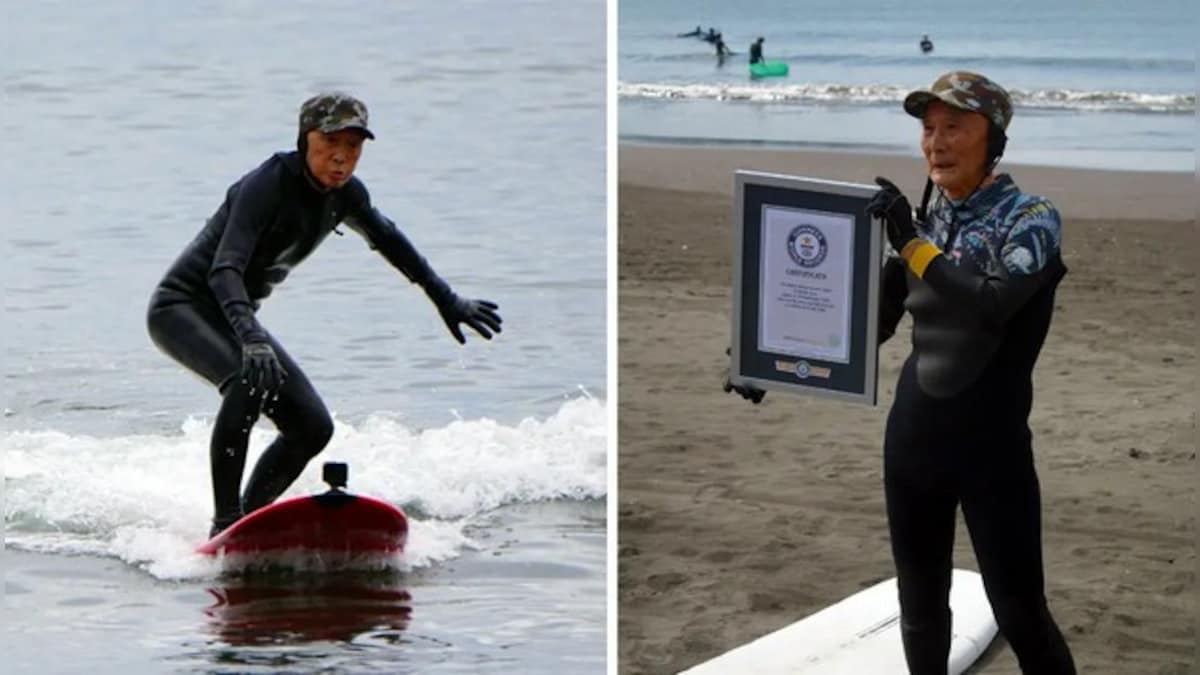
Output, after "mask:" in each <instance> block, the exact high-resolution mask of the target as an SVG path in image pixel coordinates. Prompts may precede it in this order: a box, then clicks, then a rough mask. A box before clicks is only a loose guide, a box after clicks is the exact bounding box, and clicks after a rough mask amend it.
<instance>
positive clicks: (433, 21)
mask: <svg viewBox="0 0 1200 675" xmlns="http://www.w3.org/2000/svg"><path fill="white" fill-rule="evenodd" d="M14 11H15V10H14ZM604 16H605V6H604V3H603V2H602V1H600V0H585V1H584V2H583V3H572V4H571V5H570V6H569V7H567V6H564V5H563V4H562V3H556V2H553V1H552V0H516V1H514V2H510V3H504V4H503V6H500V5H495V4H492V3H484V2H471V1H465V2H454V3H441V4H435V5H428V4H424V3H417V4H410V3H384V4H379V5H370V6H364V7H358V8H356V9H355V10H354V11H352V12H350V11H330V9H329V8H328V6H327V5H326V4H325V3H318V2H311V1H301V2H294V3H282V4H281V3H233V2H217V1H204V2H194V3H181V4H173V3H168V4H164V3H128V2H118V1H116V0H103V1H101V2H96V3H86V4H84V5H79V4H77V3H68V2H65V1H48V2H39V3H34V4H31V5H27V6H22V7H21V9H20V10H19V12H16V13H12V12H10V18H14V17H17V18H19V20H13V21H6V22H4V23H5V25H4V28H3V29H0V30H2V31H3V42H4V44H5V46H6V53H7V54H8V55H9V56H8V58H7V59H6V63H5V65H4V67H3V91H4V105H5V108H6V114H5V115H4V116H3V119H2V120H0V128H2V129H3V132H4V136H5V138H6V143H5V152H4V159H3V160H2V161H0V185H2V187H0V197H2V198H0V215H2V216H3V221H4V223H5V225H4V229H3V235H2V236H0V247H2V248H0V255H2V256H3V259H4V261H5V262H4V265H3V267H2V272H0V283H2V288H3V294H2V295H3V328H2V332H0V335H2V336H3V345H2V346H3V351H2V352H0V372H2V375H3V378H4V382H3V387H2V388H0V397H2V398H0V408H2V410H3V417H2V418H0V452H2V456H3V465H4V495H3V502H4V516H5V517H4V527H5V532H4V535H5V547H6V550H7V556H6V557H7V558H8V562H10V563H11V565H9V567H8V569H9V572H10V573H9V574H8V575H7V577H6V583H5V591H6V593H5V605H6V609H12V610H14V611H17V612H19V613H20V615H21V616H23V620H22V622H20V623H10V622H6V624H5V633H4V638H3V644H4V651H5V653H6V663H14V664H21V665H20V668H18V671H14V672H39V673H52V672H78V666H79V664H82V663H86V664H88V665H87V669H88V670H89V671H91V672H96V673H117V672H146V673H153V672H192V671H203V672H245V671H248V670H249V671H252V670H253V668H257V667H260V666H261V667H265V666H267V665H270V664H272V663H275V664H290V666H291V667H293V668H294V669H295V672H326V671H329V672H332V670H331V669H340V670H339V672H405V671H411V672H430V673H441V672H531V673H536V672H546V673H558V672H603V669H604V654H605V648H604V628H605V626H604V624H605V621H604V616H605V594H604V578H605V562H604V560H605V545H604V533H605V519H604V512H605V509H604V503H605V498H606V494H607V486H606V484H605V475H606V473H605V465H606V457H605V451H606V441H605V433H606V429H607V424H606V420H607V417H608V411H607V403H606V399H607V396H608V392H606V391H605V269H606V265H605V195H604V170H605V168H604V151H605V142H604V105H605V95H604V83H605V61H604V39H605V37H604V36H605V31H604ZM329 88H335V89H341V90H345V91H349V92H351V93H354V94H356V95H358V96H359V97H361V98H362V99H363V100H365V101H366V102H367V104H368V106H369V107H370V112H371V125H372V127H373V129H374V131H375V133H376V135H377V137H378V138H377V140H376V141H374V142H371V143H369V144H368V146H367V148H366V150H365V152H364V156H363V159H362V160H361V162H360V164H359V168H358V171H357V175H359V176H360V177H361V178H362V179H363V180H364V182H365V183H366V184H367V186H368V188H369V189H370V190H371V193H372V198H373V201H374V203H375V204H376V205H377V206H378V207H379V208H380V209H381V210H383V211H384V212H385V213H387V214H388V215H389V216H390V217H391V218H392V219H393V220H395V221H396V222H397V223H398V224H399V225H400V226H401V228H402V229H403V230H404V231H405V232H406V234H407V235H408V236H409V237H410V239H412V240H413V241H414V243H415V244H416V245H417V247H418V249H419V250H420V251H421V252H422V253H423V254H424V255H425V256H426V257H427V258H428V259H429V260H430V262H431V263H432V265H433V266H434V268H435V269H436V270H437V271H438V272H439V273H440V274H441V275H442V276H443V277H445V278H446V279H447V280H448V281H449V282H450V283H451V284H452V285H453V286H454V288H455V289H456V290H457V291H458V292H460V293H462V294H465V295H468V296H474V297H483V298H488V299H491V300H494V301H496V302H498V303H499V305H500V312H501V314H502V315H503V317H504V319H505V322H504V332H503V334H502V335H500V336H499V337H498V338H497V339H495V340H493V341H491V342H487V341H484V340H482V339H478V338H472V337H468V343H467V345H466V346H462V347H460V346H459V345H458V344H457V343H456V342H454V340H453V339H452V338H451V337H450V336H449V334H448V332H447V331H446V329H445V327H444V325H443V324H442V322H441V320H440V319H439V317H438V314H437V312H436V310H435V309H434V308H433V306H432V305H431V304H430V303H429V301H428V300H427V299H426V298H425V296H424V294H423V293H422V292H421V291H420V290H419V289H417V288H416V287H414V286H412V285H411V284H409V283H408V282H407V281H406V280H405V279H404V278H403V277H402V276H401V275H400V274H399V273H397V272H396V271H395V270H393V269H391V268H390V267H389V266H388V264H387V263H386V261H384V260H383V259H382V257H380V256H378V255H377V254H375V253H374V252H372V251H370V250H369V249H368V248H367V246H366V243H365V242H364V241H362V240H361V239H360V238H358V237H357V236H356V235H355V234H353V233H352V232H347V234H346V236H344V237H339V236H331V237H330V238H329V239H327V240H326V242H325V243H324V244H323V245H322V247H321V248H320V249H318V250H317V251H316V252H315V253H314V254H313V256H312V257H311V258H309V260H307V261H305V263H303V264H302V265H301V266H300V267H298V268H297V269H296V270H295V271H294V272H293V274H292V275H291V277H289V279H288V281H287V282H286V283H285V284H284V285H282V286H281V287H279V288H277V289H276V292H275V293H274V294H273V295H272V297H271V298H270V299H269V300H268V301H267V302H266V303H265V305H264V307H263V309H262V311H261V312H260V319H261V320H262V321H263V323H264V324H265V325H266V326H267V327H268V329H270V330H271V331H272V332H273V333H274V334H275V335H276V336H277V337H278V338H279V339H280V340H281V341H282V342H283V344H284V345H286V346H287V347H288V350H289V351H290V352H291V354H292V355H293V356H294V357H295V358H296V359H297V361H298V362H299V363H300V365H301V366H302V367H303V368H304V369H305V371H306V374H307V375H308V377H309V379H311V380H312V381H313V382H314V384H315V385H316V387H317V389H318V390H319V391H320V392H321V394H322V397H323V398H324V400H325V402H326V404H327V405H328V406H329V408H330V410H331V411H332V412H333V414H334V418H335V423H336V431H335V435H334V439H333V441H332V442H331V443H330V445H329V447H328V448H327V450H326V451H325V453H324V454H323V455H322V456H321V457H320V458H319V460H340V461H347V462H349V464H350V488H351V490H353V491H357V492H360V493H363V494H370V495H373V496H376V497H380V498H382V499H386V500H388V501H390V502H393V503H395V504H398V505H400V506H402V507H403V508H405V509H406V510H407V511H408V512H409V515H410V517H411V525H412V529H411V533H410V539H409V548H408V550H407V551H406V553H405V554H404V556H402V557H400V558H398V559H396V560H393V561H391V564H390V565H389V566H388V570H387V571H385V572H384V573H383V575H384V576H383V578H378V577H371V578H369V579H357V578H355V577H350V578H347V579H343V581H344V582H345V583H347V584H350V585H351V586H353V587H354V588H358V589H360V590H361V589H364V588H365V589H367V590H366V591H364V593H365V596H364V597H367V598H374V600H372V601H371V602H369V603H367V604H368V605H369V606H368V607H367V608H366V609H365V610H363V608H362V607H358V608H355V609H354V613H356V615H362V616H359V617H358V619H360V620H358V621H356V622H351V624H350V626H349V628H348V629H347V630H344V631H342V632H339V633H336V634H328V633H321V632H320V631H319V630H315V628H317V627H319V626H320V625H321V623H322V622H323V621H326V620H328V617H329V616H330V615H333V614H339V613H340V614H345V613H346V608H345V607H340V608H339V607H333V608H332V609H331V605H330V603H329V602H325V603H323V602H322V600H321V598H323V597H326V596H327V595H329V594H326V593H324V592H323V591H321V590H320V589H322V588H325V587H326V586H328V584H330V583H335V584H336V579H334V580H330V579H328V578H317V579H311V578H298V579H288V580H284V581H280V580H267V581H265V582H261V583H260V582H258V581H255V582H253V583H251V582H249V581H245V580H238V579H231V578H230V575H229V574H228V573H227V571H223V570H221V569H219V568H217V567H216V566H215V565H214V564H213V563H212V562H211V561H208V560H206V559H203V558H199V557H197V556H195V555H194V554H192V553H191V550H192V548H193V547H194V546H195V545H196V544H198V543H199V542H200V541H201V540H203V538H204V536H205V535H206V533H207V527H208V519H209V518H210V517H211V515H212V514H211V495H210V485H209V476H208V467H207V462H208V460H207V445H208V435H209V432H210V431H211V428H212V421H213V415H214V414H215V411H216V408H217V405H218V403H219V399H218V397H217V396H216V394H215V393H214V392H213V391H212V390H211V388H210V387H208V385H206V384H204V383H202V382H201V381H200V380H198V379H197V378H195V377H194V376H192V375H190V374H189V373H187V372H186V371H185V370H184V369H182V368H181V367H180V366H178V365H177V364H175V363H174V362H173V361H171V360H170V359H168V358H167V357H166V356H164V355H162V354H161V353H159V352H158V351H157V350H156V349H155V347H154V346H153V345H152V344H151V342H150V340H149V338H148V337H147V335H146V330H145V322H144V313H145V308H146V303H147V300H148V299H149V296H150V293H151V291H152V289H153V287H154V285H155V284H156V283H157V281H158V280H159V278H160V277H161V275H162V273H163V272H164V271H165V270H166V268H167V266H168V265H169V264H170V263H171V261H172V260H174V258H175V257H176V256H177V255H178V253H179V252H180V251H181V250H182V249H183V247H184V246H185V244H186V243H187V242H188V241H189V240H190V239H191V238H192V237H193V236H194V235H195V234H196V232H197V231H199V229H200V228H201V227H202V226H203V223H204V221H205V219H206V218H207V217H208V216H209V215H211V213H212V212H213V210H214V209H215V208H216V207H217V206H218V205H219V203H220V200H221V198H222V197H223V195H224V191H225V189H226V188H227V187H228V185H229V184H230V183H232V182H233V181H235V180H236V179H238V178H239V177H240V176H241V175H243V174H244V173H245V172H246V171H248V170H250V169H252V168H253V167H255V166H257V165H258V164H259V163H260V162H261V161H262V160H263V159H265V158H266V157H267V156H268V155H270V154H271V153H273V152H275V151H278V150H286V149H289V148H290V147H292V146H293V144H294V142H295V135H296V112H297V108H298V106H299V104H300V102H301V101H302V100H304V99H305V98H307V97H308V96H309V95H311V94H312V93H313V92H315V91H317V90H323V89H329ZM272 434H273V429H272V427H271V426H270V423H269V422H267V421H263V422H261V423H260V425H259V426H258V428H256V429H255V430H254V432H253V434H252V438H251V446H250V457H249V462H253V461H254V460H255V459H256V457H257V455H258V453H259V452H260V451H261V449H262V448H263V447H264V446H265V445H266V443H268V442H269V440H270V438H271V437H272ZM319 475H320V461H316V462H314V463H313V465H312V466H310V467H309V469H308V470H307V471H306V473H305V474H304V475H303V476H302V477H301V479H300V481H298V483H297V484H296V485H295V486H293V487H292V489H291V490H289V492H288V494H306V493H310V492H314V491H319V490H321V489H322V485H321V483H320V480H319ZM43 571H44V573H43ZM255 584H260V586H261V584H266V588H267V590H266V591H263V592H259V591H261V590H262V589H261V588H259V586H255ZM248 587H249V588H251V589H252V591H246V590H245V589H246V588H248ZM230 588H233V589H242V590H238V591H237V592H235V593H234V595H235V596H237V598H240V600H237V599H230V598H228V597H227V596H228V594H227V593H226V591H228V590H229V589H230ZM255 589H257V590H255ZM281 589H282V590H281ZM314 589H317V590H314ZM263 593H265V596H264V595H263ZM223 594H224V595H223ZM333 595H337V594H333ZM351 596H354V594H351ZM220 597H226V601H218V600H217V599H218V598H220ZM264 597H265V598H266V599H265V600H264V599H263V598H264ZM247 598H249V600H246V599H247ZM280 598H285V600H280ZM242 600H246V601H245V602H242ZM214 602H215V603H217V604H216V605H215V606H216V607H217V608H218V609H213V606H214ZM281 602H282V603H283V604H284V606H288V607H296V606H298V607H300V610H298V611H297V612H295V614H296V615H297V617H299V618H297V619H296V620H297V621H299V622H300V624H298V626H299V627H295V626H293V627H292V628H285V629H279V630H269V629H266V628H264V629H263V631H261V632H255V630H254V629H253V626H255V625H259V623H256V621H254V620H250V621H246V620H244V619H245V616H246V615H247V611H249V616H251V617H252V618H253V617H254V616H258V614H256V612H259V610H262V611H265V612H267V613H268V614H270V613H271V612H275V611H277V610H279V607H280V603H281ZM289 602H290V603H293V604H292V605H288V604H287V603H289ZM222 603H223V604H222ZM295 603H299V604H298V605H296V604H295ZM335 604H336V603H335ZM233 606H236V607H238V608H240V609H238V610H230V607H233ZM222 607H223V608H224V609H220V608H222ZM72 608H74V609H72ZM81 608H90V609H81ZM226 610H230V611H226ZM373 612H374V613H373ZM401 615H403V621H399V620H398V619H397V617H401ZM214 616H215V617H216V618H213V617H214ZM231 616H232V617H233V619H235V621H234V623H235V624H236V625H237V626H238V627H239V630H238V631H235V632H236V633H237V636H236V639H235V638H234V637H230V635H231V634H229V633H228V632H227V631H225V630H224V629H221V630H215V631H214V630H211V628H212V626H213V625H214V623H213V622H216V624H220V625H224V624H223V623H222V622H224V620H225V619H229V618H230V617H231ZM372 617H374V618H377V619H379V620H378V621H372V620H371V619H372ZM306 622H307V623H306ZM269 623H270V622H267V624H269ZM400 624H403V625H400ZM247 626H250V627H251V628H247ZM381 627H382V628H381ZM64 635H69V636H70V640H69V642H70V644H69V645H67V644H65V643H60V642H59V641H58V640H56V639H55V636H58V637H62V636H64ZM114 644H121V645H122V647H121V648H120V649H115V648H114V647H113V645H114ZM10 659H11V660H10ZM6 672H7V671H6ZM289 672H290V671H289Z"/></svg>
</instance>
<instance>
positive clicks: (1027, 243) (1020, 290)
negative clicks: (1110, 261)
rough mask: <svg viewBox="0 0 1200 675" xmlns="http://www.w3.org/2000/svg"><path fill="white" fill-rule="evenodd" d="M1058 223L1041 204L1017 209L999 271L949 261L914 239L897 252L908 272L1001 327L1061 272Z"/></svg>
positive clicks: (1051, 210) (1050, 209) (1053, 212)
mask: <svg viewBox="0 0 1200 675" xmlns="http://www.w3.org/2000/svg"><path fill="white" fill-rule="evenodd" d="M1060 232H1061V223H1060V220H1059V215H1058V212H1057V211H1056V210H1055V209H1054V208H1053V207H1052V206H1050V205H1049V204H1048V203H1046V202H1037V203H1035V204H1032V205H1031V206H1029V207H1026V208H1025V209H1023V210H1022V212H1021V213H1020V214H1018V215H1017V217H1016V223H1015V224H1014V225H1013V227H1012V228H1011V229H1010V230H1009V234H1008V238H1007V239H1006V240H1005V243H1004V246H1003V247H1002V248H1001V251H1000V257H1001V260H1002V262H1003V264H1004V270H1003V273H1002V275H1000V274H990V275H989V274H984V273H982V272H976V271H971V270H969V269H967V268H965V267H963V266H959V265H955V264H953V263H952V262H950V259H949V258H947V257H946V256H945V255H942V253H941V251H940V250H937V247H935V246H933V244H930V243H928V242H924V241H922V242H919V243H917V244H916V245H915V246H914V247H913V248H912V249H911V250H907V249H909V247H905V248H906V251H905V252H904V253H902V255H904V257H905V259H906V260H908V263H909V267H910V268H912V270H913V272H914V273H915V274H916V275H917V276H919V277H921V278H922V279H924V280H925V282H926V283H928V284H929V286H930V287H931V288H933V290H934V291H935V292H936V293H938V294H939V295H942V296H944V297H947V298H949V299H951V300H952V301H953V302H955V303H956V304H958V305H959V306H961V307H963V308H965V309H967V310H968V311H973V312H974V313H976V314H977V315H978V316H979V319H980V321H981V322H982V323H984V324H985V325H989V326H992V327H1001V326H1003V325H1004V324H1005V323H1006V322H1007V321H1008V320H1009V319H1010V318H1011V317H1012V315H1013V314H1015V313H1016V312H1017V310H1019V309H1020V308H1021V307H1023V306H1024V305H1025V303H1026V302H1027V301H1028V300H1029V298H1031V297H1032V296H1033V294H1034V293H1036V292H1037V291H1038V290H1039V289H1041V288H1042V287H1043V286H1044V285H1045V284H1047V283H1053V282H1057V281H1058V280H1059V279H1061V278H1062V276H1063V275H1064V274H1066V267H1065V266H1064V265H1063V264H1062V257H1061V255H1060V252H1059V236H1060Z"/></svg>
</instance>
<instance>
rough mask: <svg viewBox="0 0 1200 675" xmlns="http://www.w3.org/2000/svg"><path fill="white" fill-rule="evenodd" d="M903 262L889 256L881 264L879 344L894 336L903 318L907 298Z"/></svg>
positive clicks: (906, 280) (906, 281)
mask: <svg viewBox="0 0 1200 675" xmlns="http://www.w3.org/2000/svg"><path fill="white" fill-rule="evenodd" d="M905 268H906V266H905V264H904V261H903V260H902V259H900V258H898V257H896V256H891V257H889V258H888V259H887V262H885V263H884V264H883V273H882V274H881V275H880V276H881V277H882V279H881V280H880V290H879V344H883V343H884V342H887V341H888V338H890V337H892V336H893V335H895V334H896V326H898V325H899V324H900V319H902V318H904V298H905V297H907V296H908V277H907V275H906V274H905Z"/></svg>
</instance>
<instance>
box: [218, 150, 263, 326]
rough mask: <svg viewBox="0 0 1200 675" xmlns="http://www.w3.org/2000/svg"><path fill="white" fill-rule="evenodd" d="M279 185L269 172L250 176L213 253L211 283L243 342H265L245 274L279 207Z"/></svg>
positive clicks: (247, 177)
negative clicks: (259, 239) (262, 235)
mask: <svg viewBox="0 0 1200 675" xmlns="http://www.w3.org/2000/svg"><path fill="white" fill-rule="evenodd" d="M279 199H280V194H279V186H278V184H277V183H276V181H275V180H274V176H273V174H272V173H271V172H269V171H258V172H255V173H253V174H250V175H248V176H246V178H244V179H243V180H242V182H241V184H240V185H239V186H238V191H237V195H236V196H235V197H234V198H233V200H232V203H231V204H230V207H229V215H228V217H227V218H226V221H225V231H224V232H223V233H222V234H221V241H220V242H219V243H218V244H217V251H216V253H215V254H214V255H213V262H212V267H210V268H209V271H208V285H209V288H211V289H212V292H213V295H214V296H216V298H217V303H218V304H219V305H220V306H221V311H222V312H224V313H225V318H226V319H227V320H228V321H229V325H230V326H231V327H232V328H233V330H234V332H235V333H236V334H237V336H238V339H240V340H241V341H242V343H243V344H246V343H249V342H265V341H266V340H267V332H266V330H264V329H263V327H262V325H260V324H259V323H258V320H257V319H256V318H255V317H254V306H253V304H252V303H251V302H250V296H249V294H248V293H247V292H246V282H245V276H244V275H245V273H246V266H247V265H248V264H249V263H250V258H251V257H252V256H253V255H254V248H255V246H256V245H257V244H258V238H259V236H260V235H261V234H262V232H263V229H264V228H265V227H266V223H268V222H270V221H271V219H272V218H273V216H274V213H275V211H276V209H277V208H278V206H279Z"/></svg>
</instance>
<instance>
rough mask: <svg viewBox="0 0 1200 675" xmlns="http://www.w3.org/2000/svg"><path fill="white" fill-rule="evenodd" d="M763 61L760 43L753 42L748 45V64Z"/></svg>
mask: <svg viewBox="0 0 1200 675" xmlns="http://www.w3.org/2000/svg"><path fill="white" fill-rule="evenodd" d="M762 60H763V53H762V43H761V42H755V43H753V44H751V45H750V63H758V62H759V61H762Z"/></svg>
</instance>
